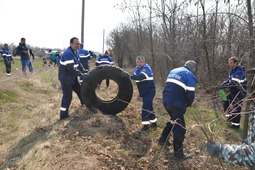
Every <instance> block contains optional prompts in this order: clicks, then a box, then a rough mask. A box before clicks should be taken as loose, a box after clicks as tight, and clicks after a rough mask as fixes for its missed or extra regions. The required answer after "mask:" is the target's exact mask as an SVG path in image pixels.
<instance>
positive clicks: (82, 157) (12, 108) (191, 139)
mask: <svg viewBox="0 0 255 170" xmlns="http://www.w3.org/2000/svg"><path fill="white" fill-rule="evenodd" d="M0 84H1V86H0V92H1V93H0V99H1V100H0V101H1V104H0V124H1V126H0V169H5V170H7V169H8V170H9V169H42V170H45V169H61V170H63V169H120V170H124V169H159V170H162V169H169V170H171V169H173V170H175V169H181V170H184V169H214V170H215V169H236V170H238V169H240V170H241V169H245V168H243V167H240V166H237V165H233V164H229V163H225V162H223V161H221V160H218V159H216V158H211V157H210V156H208V154H207V153H206V152H205V145H204V143H205V141H206V138H205V136H204V134H203V133H202V131H201V130H200V129H199V128H195V126H194V125H195V124H196V122H194V120H192V116H191V114H192V113H191V111H190V112H189V111H187V113H186V115H185V116H186V124H187V133H186V138H185V142H184V146H185V148H184V150H185V152H186V153H188V154H191V155H192V156H193V158H192V159H189V160H184V161H179V160H175V159H174V157H173V148H172V146H170V147H169V148H162V147H160V146H159V145H158V144H157V140H158V138H159V137H160V134H161V132H162V128H163V127H164V125H165V123H166V122H167V121H168V119H169V116H168V115H167V113H166V112H165V110H164V108H163V106H162V103H161V89H158V91H157V95H156V97H155V99H154V109H155V111H156V114H157V117H158V128H157V129H156V130H149V131H148V132H141V131H140V129H141V128H142V125H141V118H140V113H141V105H142V103H141V100H140V98H139V97H138V91H137V88H136V86H135V84H134V95H133V98H132V101H131V103H130V104H129V106H128V107H127V108H126V109H125V110H124V111H123V112H121V113H119V114H117V115H104V114H102V113H100V112H99V111H98V112H96V113H94V112H91V111H90V110H88V109H87V108H86V107H85V106H80V104H79V101H78V98H77V96H76V95H75V94H73V100H72V104H71V107H70V113H71V114H70V115H71V117H70V118H68V119H66V120H64V121H59V106H60V102H61V97H62V93H61V88H60V84H59V82H58V80H57V68H44V67H40V68H37V69H35V73H33V74H32V75H27V76H23V75H22V74H21V73H20V71H19V70H17V71H14V72H13V75H12V76H11V77H6V76H5V75H4V74H3V73H1V74H0ZM101 90H104V91H107V90H106V89H104V88H103V87H101ZM10 96H14V97H13V98H12V97H10ZM198 97H199V95H198ZM4 98H7V99H8V100H7V101H4V100H3V99H4ZM198 101H199V100H198ZM198 108H199V109H200V112H199V113H201V115H199V116H198V117H199V121H200V122H201V124H203V123H206V122H208V117H210V116H211V115H209V116H208V115H207V114H209V113H207V112H208V110H210V109H207V108H204V106H201V107H198ZM211 114H212V113H211ZM222 133H223V134H224V135H223V136H219V138H218V140H220V141H235V143H240V141H241V138H240V134H239V132H236V131H233V130H231V129H229V128H224V129H223V130H222ZM171 140H172V137H171Z"/></svg>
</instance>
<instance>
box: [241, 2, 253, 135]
mask: <svg viewBox="0 0 255 170" xmlns="http://www.w3.org/2000/svg"><path fill="white" fill-rule="evenodd" d="M247 9H248V19H249V32H250V56H249V59H248V63H247V64H248V68H249V69H250V68H251V66H252V67H254V61H253V59H254V55H255V54H254V53H255V49H254V45H255V42H254V41H255V40H254V38H255V37H254V32H253V16H252V10H251V0H247ZM253 77H254V75H253V74H248V76H247V87H248V89H247V96H249V95H250V94H252V89H254V84H252V79H253ZM253 96H254V95H252V96H250V97H251V98H252V97H253ZM250 97H249V98H250ZM251 102H252V101H251V100H248V101H247V102H246V108H245V110H246V112H249V111H250V106H251ZM248 124H249V115H248V114H246V115H245V116H244V127H243V129H244V130H243V139H246V138H247V134H248V127H249V126H248Z"/></svg>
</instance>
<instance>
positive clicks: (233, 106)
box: [218, 56, 247, 128]
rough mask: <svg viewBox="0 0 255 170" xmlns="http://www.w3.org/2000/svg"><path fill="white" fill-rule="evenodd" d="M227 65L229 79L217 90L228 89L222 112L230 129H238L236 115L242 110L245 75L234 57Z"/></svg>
mask: <svg viewBox="0 0 255 170" xmlns="http://www.w3.org/2000/svg"><path fill="white" fill-rule="evenodd" d="M228 65H229V68H230V70H229V79H228V80H227V81H225V82H223V83H222V84H220V85H218V89H224V88H229V90H230V92H229V94H228V96H227V101H224V102H223V107H224V112H225V113H226V117H228V121H230V122H231V124H232V125H231V128H240V120H241V115H240V114H238V113H240V112H241V110H242V102H243V99H244V98H245V96H246V85H247V81H246V75H245V71H244V68H243V67H242V66H240V65H239V62H238V60H237V58H236V57H234V56H233V57H231V58H229V60H228Z"/></svg>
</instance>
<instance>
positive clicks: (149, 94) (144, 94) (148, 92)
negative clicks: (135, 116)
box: [122, 56, 157, 131]
mask: <svg viewBox="0 0 255 170" xmlns="http://www.w3.org/2000/svg"><path fill="white" fill-rule="evenodd" d="M124 73H125V72H124ZM122 76H123V77H128V73H126V76H125V75H122ZM130 78H131V79H133V80H135V81H136V85H137V88H138V91H139V95H140V97H141V98H142V100H143V105H142V114H141V116H142V125H143V128H142V129H141V131H148V130H149V128H150V127H149V125H150V124H151V128H152V129H156V128H157V123H156V122H157V117H156V115H155V113H154V110H153V103H152V102H153V98H154V97H155V94H156V88H155V84H154V80H153V73H152V70H151V68H150V66H149V65H148V64H147V63H146V62H145V57H144V56H137V57H136V67H135V69H134V74H133V75H131V76H130Z"/></svg>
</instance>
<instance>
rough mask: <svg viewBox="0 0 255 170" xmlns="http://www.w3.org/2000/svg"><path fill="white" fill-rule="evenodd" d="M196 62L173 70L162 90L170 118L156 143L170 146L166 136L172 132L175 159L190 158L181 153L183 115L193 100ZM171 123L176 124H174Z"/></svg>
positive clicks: (187, 63) (184, 128)
mask: <svg viewBox="0 0 255 170" xmlns="http://www.w3.org/2000/svg"><path fill="white" fill-rule="evenodd" d="M195 71H196V62H195V61H193V60H189V61H187V62H186V63H185V65H184V66H183V67H179V68H176V69H173V70H171V71H170V73H169V74H168V77H167V80H166V83H165V86H164V90H163V100H162V101H163V104H164V107H165V109H166V111H167V112H168V114H169V116H170V118H171V119H170V121H169V122H167V123H166V126H165V128H164V129H163V131H162V134H161V137H160V138H159V140H158V143H159V144H160V145H161V146H164V145H166V146H170V145H171V143H170V142H169V141H168V136H169V134H170V132H171V131H173V145H174V157H175V158H177V159H187V158H191V156H190V155H186V154H184V153H183V141H184V137H185V133H186V127H185V121H184V114H185V111H186V107H189V106H191V104H192V103H193V100H194V98H195V87H196V82H197V78H196V76H195V75H194V72H195ZM172 121H175V122H177V123H176V124H174V123H172Z"/></svg>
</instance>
